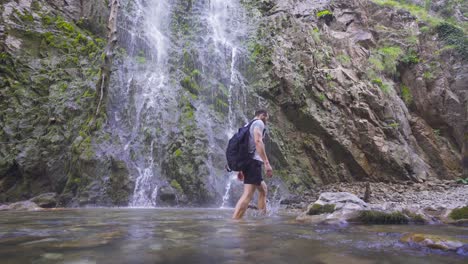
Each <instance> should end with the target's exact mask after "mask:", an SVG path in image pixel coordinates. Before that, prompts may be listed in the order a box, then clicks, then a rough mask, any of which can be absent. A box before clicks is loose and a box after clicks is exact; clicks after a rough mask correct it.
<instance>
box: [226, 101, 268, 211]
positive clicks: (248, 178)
mask: <svg viewBox="0 0 468 264" xmlns="http://www.w3.org/2000/svg"><path fill="white" fill-rule="evenodd" d="M267 121H268V112H267V111H266V110H263V109H261V110H257V111H256V112H255V121H254V122H253V123H252V125H250V130H249V133H250V136H249V137H250V138H249V153H253V157H252V158H251V159H250V160H249V161H248V162H247V164H246V166H245V168H244V169H243V170H242V171H241V172H240V173H241V174H243V178H244V193H243V194H242V196H241V198H240V199H239V201H238V202H237V204H236V208H235V210H234V215H233V216H232V218H233V219H240V218H242V216H243V215H244V213H245V211H246V210H247V207H248V206H249V203H250V201H251V200H252V197H253V195H254V193H255V190H258V192H259V196H258V209H259V210H261V211H262V212H263V213H264V214H265V213H266V198H267V186H266V184H265V182H264V181H263V178H262V166H265V172H266V175H267V177H271V176H272V175H273V169H272V168H271V165H270V162H269V161H268V157H267V155H266V152H265V145H264V144H263V131H264V129H265V125H266V122H267Z"/></svg>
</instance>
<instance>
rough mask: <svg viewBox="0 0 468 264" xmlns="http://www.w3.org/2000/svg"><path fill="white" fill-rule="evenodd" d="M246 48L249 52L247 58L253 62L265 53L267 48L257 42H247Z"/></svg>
mask: <svg viewBox="0 0 468 264" xmlns="http://www.w3.org/2000/svg"><path fill="white" fill-rule="evenodd" d="M247 48H248V50H249V52H250V57H249V58H250V61H251V62H255V61H256V60H257V59H259V58H262V57H264V56H266V55H267V48H266V47H265V46H263V45H261V44H260V43H258V42H254V41H251V42H249V43H248V45H247Z"/></svg>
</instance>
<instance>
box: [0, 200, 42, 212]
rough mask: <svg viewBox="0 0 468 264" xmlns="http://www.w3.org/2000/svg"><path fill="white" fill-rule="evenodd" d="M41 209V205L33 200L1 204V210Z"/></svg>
mask: <svg viewBox="0 0 468 264" xmlns="http://www.w3.org/2000/svg"><path fill="white" fill-rule="evenodd" d="M41 209H42V208H41V207H39V206H38V205H37V204H36V203H34V202H31V201H22V202H16V203H12V204H9V205H1V206H0V211H37V210H41Z"/></svg>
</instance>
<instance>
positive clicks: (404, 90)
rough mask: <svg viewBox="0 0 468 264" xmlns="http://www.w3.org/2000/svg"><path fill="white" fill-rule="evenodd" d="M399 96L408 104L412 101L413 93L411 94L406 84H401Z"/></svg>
mask: <svg viewBox="0 0 468 264" xmlns="http://www.w3.org/2000/svg"><path fill="white" fill-rule="evenodd" d="M401 97H402V99H403V101H404V102H405V103H406V104H407V105H410V104H411V102H413V95H412V94H411V91H410V89H409V88H408V86H406V85H402V87H401Z"/></svg>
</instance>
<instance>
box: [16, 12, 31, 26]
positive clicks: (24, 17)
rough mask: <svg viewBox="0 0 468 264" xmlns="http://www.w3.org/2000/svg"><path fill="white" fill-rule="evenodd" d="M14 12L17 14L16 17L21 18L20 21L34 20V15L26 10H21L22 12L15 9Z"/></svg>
mask: <svg viewBox="0 0 468 264" xmlns="http://www.w3.org/2000/svg"><path fill="white" fill-rule="evenodd" d="M15 12H16V14H17V15H18V17H19V18H20V19H21V21H23V22H29V23H31V22H34V17H33V16H32V14H31V13H29V12H28V11H27V10H23V13H20V12H19V11H18V10H15Z"/></svg>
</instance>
